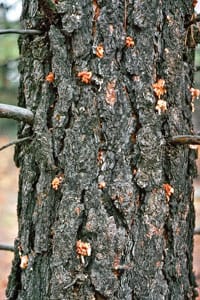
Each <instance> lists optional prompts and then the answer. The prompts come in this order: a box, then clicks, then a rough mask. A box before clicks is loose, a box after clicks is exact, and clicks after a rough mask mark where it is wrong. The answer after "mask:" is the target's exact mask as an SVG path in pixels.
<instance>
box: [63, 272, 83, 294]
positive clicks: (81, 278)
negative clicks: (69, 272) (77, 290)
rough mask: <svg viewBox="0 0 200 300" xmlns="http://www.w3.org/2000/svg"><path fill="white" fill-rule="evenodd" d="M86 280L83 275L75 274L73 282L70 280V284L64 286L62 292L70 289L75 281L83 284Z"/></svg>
mask: <svg viewBox="0 0 200 300" xmlns="http://www.w3.org/2000/svg"><path fill="white" fill-rule="evenodd" d="M86 278H87V275H84V274H77V275H76V277H75V278H74V280H72V282H71V283H69V284H68V285H66V286H65V287H64V288H63V290H67V289H68V288H70V287H71V286H72V285H74V284H75V283H76V282H77V280H79V281H80V282H83V281H85V280H86Z"/></svg>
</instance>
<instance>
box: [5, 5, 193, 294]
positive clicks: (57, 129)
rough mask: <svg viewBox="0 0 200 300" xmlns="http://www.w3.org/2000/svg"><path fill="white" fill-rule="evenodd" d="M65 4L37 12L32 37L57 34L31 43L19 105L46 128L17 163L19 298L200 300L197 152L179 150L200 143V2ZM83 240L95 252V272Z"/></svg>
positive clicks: (26, 46) (30, 22)
mask: <svg viewBox="0 0 200 300" xmlns="http://www.w3.org/2000/svg"><path fill="white" fill-rule="evenodd" d="M57 2H58V3H57V4H55V5H54V4H53V1H48V0H46V1H37V0H35V1H30V2H29V1H24V7H23V14H22V21H23V25H24V27H25V28H31V29H39V30H42V31H43V32H44V33H43V34H42V35H38V36H27V35H26V36H22V37H21V38H20V53H21V63H20V67H19V69H20V73H21V84H20V93H19V104H20V106H22V107H26V108H28V109H29V110H31V111H32V112H33V113H34V124H33V126H28V125H25V126H21V128H20V130H19V137H24V136H26V135H30V134H31V135H32V134H33V139H32V141H30V143H24V144H22V145H19V146H17V149H16V155H15V158H16V163H17V165H18V166H19V167H20V168H21V172H20V180H19V196H18V219H19V234H18V239H17V240H16V245H15V259H14V262H13V269H12V272H11V275H10V279H9V284H8V288H7V297H8V299H23V300H25V299H27V300H28V299H32V300H34V299H35V300H39V299H41V300H45V299H52V300H53V299H56V300H59V299H73V300H74V299H78V300H84V299H88V300H89V299H90V300H92V299H116V300H117V299H124V300H126V299H127V300H128V299H134V300H135V299H159V300H160V299H174V300H175V299H176V300H178V299H180V300H182V299H193V298H194V297H195V296H194V285H195V283H194V278H193V273H192V247H193V228H194V209H193V192H192V190H193V188H192V179H193V175H194V173H195V167H194V158H195V155H194V154H195V153H194V152H193V151H194V150H192V149H190V147H189V146H188V145H171V144H170V143H168V142H167V141H168V140H169V139H170V138H171V137H173V136H177V135H188V134H189V135H190V134H191V132H192V124H191V95H190V90H189V88H190V87H191V85H192V68H193V66H192V64H191V62H192V51H193V49H191V48H190V45H189V43H188V29H187V28H185V26H184V25H185V24H186V23H188V22H189V21H190V18H191V15H192V1H188V0H182V1H146V0H142V1H141V0H135V1H131V0H130V1H117V0H115V1H104V0H98V1H97V0H94V1H93V2H92V1H89V0H80V1H61V0H60V1H57ZM50 3H51V4H50ZM128 36H129V37H132V39H133V40H134V45H133V43H131V44H127V43H125V40H126V37H128ZM99 45H100V46H103V49H104V53H103V57H102V56H101V55H99V56H100V57H98V55H96V54H97V53H96V48H97V47H98V46H99ZM100 49H102V48H101V47H100ZM101 53H102V52H101ZM83 71H88V72H92V77H91V79H86V81H88V82H82V80H84V78H83V75H81V74H82V73H80V72H83ZM49 72H53V73H54V75H55V80H53V79H52V82H49V81H48V80H45V78H46V75H48V73H49ZM90 75H91V74H89V76H90ZM159 79H164V80H165V87H166V93H165V94H164V95H162V97H161V98H162V99H164V100H165V101H166V102H167V110H165V111H161V112H160V113H159V112H158V111H157V110H156V105H157V104H158V103H157V102H158V100H159V99H158V98H159V97H158V95H156V93H155V89H153V86H152V85H153V84H155V83H156V82H158V80H159ZM56 177H57V178H58V179H59V180H60V181H59V183H57V185H56V186H54V188H53V186H52V181H53V179H55V178H56ZM167 184H168V185H167ZM166 187H168V188H171V195H170V193H169V192H168V190H167V188H166ZM172 188H173V189H174V193H172V192H173V190H172ZM78 240H81V241H83V242H87V243H89V244H90V245H91V255H90V256H89V255H88V256H85V257H84V260H83V259H82V257H81V256H80V255H78V254H77V252H76V250H77V249H76V243H77V241H78ZM26 255H27V256H28V266H27V267H26V265H25V266H22V268H21V269H20V258H21V263H22V258H23V257H26V258H27V256H26Z"/></svg>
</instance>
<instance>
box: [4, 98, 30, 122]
mask: <svg viewBox="0 0 200 300" xmlns="http://www.w3.org/2000/svg"><path fill="white" fill-rule="evenodd" d="M0 118H7V119H14V120H17V121H22V122H25V123H28V124H29V125H32V124H33V113H32V112H31V111H30V110H29V109H27V108H22V107H18V106H15V105H9V104H2V103H0Z"/></svg>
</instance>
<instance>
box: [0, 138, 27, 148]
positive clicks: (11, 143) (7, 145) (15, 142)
mask: <svg viewBox="0 0 200 300" xmlns="http://www.w3.org/2000/svg"><path fill="white" fill-rule="evenodd" d="M31 139H32V136H27V137H24V138H21V139H18V140H15V141H12V142H10V143H8V144H6V145H4V146H2V147H0V151H2V150H4V149H6V148H8V147H10V146H12V145H16V144H19V143H23V142H25V141H27V140H31Z"/></svg>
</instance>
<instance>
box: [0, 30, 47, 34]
mask: <svg viewBox="0 0 200 300" xmlns="http://www.w3.org/2000/svg"><path fill="white" fill-rule="evenodd" d="M8 33H16V34H41V33H42V31H41V30H37V29H0V34H8Z"/></svg>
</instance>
